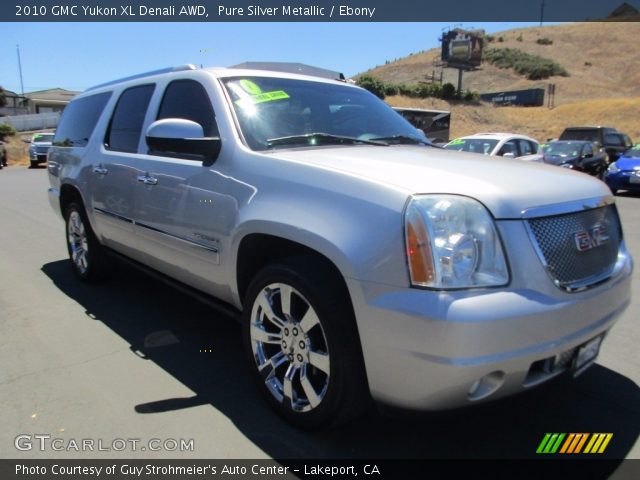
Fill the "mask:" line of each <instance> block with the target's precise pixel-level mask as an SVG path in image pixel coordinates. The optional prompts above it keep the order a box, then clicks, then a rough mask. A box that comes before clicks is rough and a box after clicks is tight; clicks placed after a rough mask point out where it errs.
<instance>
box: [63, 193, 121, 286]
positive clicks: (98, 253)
mask: <svg viewBox="0 0 640 480" xmlns="http://www.w3.org/2000/svg"><path fill="white" fill-rule="evenodd" d="M65 227H66V233H67V251H68V252H69V259H70V260H71V264H72V266H73V271H74V272H75V273H76V275H77V276H78V277H79V278H80V279H81V280H84V281H87V282H91V281H95V280H101V279H103V278H105V277H106V276H107V274H109V273H110V272H111V264H110V263H109V262H108V259H107V257H106V254H105V253H104V250H103V248H102V246H101V245H100V243H99V242H98V239H97V238H96V236H95V234H94V233H93V230H92V229H91V225H90V224H89V221H88V219H87V217H86V214H85V212H84V209H83V208H82V207H81V206H80V205H78V204H77V203H71V204H69V206H68V207H67V209H66V211H65Z"/></svg>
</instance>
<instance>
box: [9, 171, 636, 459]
mask: <svg viewBox="0 0 640 480" xmlns="http://www.w3.org/2000/svg"><path fill="white" fill-rule="evenodd" d="M47 185H48V183H47V178H46V170H45V169H37V170H29V169H26V168H25V167H9V168H7V169H4V170H3V171H2V172H0V192H1V194H2V201H1V203H2V207H1V208H0V269H1V270H0V271H1V277H0V278H1V279H2V281H1V282H0V365H1V367H0V404H1V405H2V406H3V408H2V409H0V424H1V425H2V427H3V428H2V430H1V432H0V457H1V458H223V459H224V458H236V459H238V458H253V459H260V458H269V457H274V458H301V459H304V458H315V459H323V458H372V459H375V458H381V459H385V458H386V459H389V458H532V457H535V450H536V448H537V446H538V444H539V443H540V441H541V439H542V438H543V436H544V434H545V432H611V433H613V437H612V440H611V442H610V444H609V446H608V447H607V450H606V452H605V454H604V455H605V456H606V457H608V458H638V459H640V444H639V443H638V441H637V440H638V435H639V432H640V388H639V387H638V385H639V384H640V348H639V347H638V346H639V345H640V322H639V321H638V313H640V306H639V301H640V284H639V283H638V270H636V273H635V274H634V279H633V298H632V303H631V306H630V308H629V309H628V310H627V311H626V312H625V313H624V315H623V317H622V318H621V319H620V321H619V322H618V324H617V325H616V327H615V328H614V329H613V331H612V332H611V333H610V335H609V337H608V339H607V341H606V342H605V344H604V345H603V348H602V351H601V354H600V357H599V359H598V362H597V364H596V365H595V366H593V367H592V368H591V369H589V370H588V371H587V372H586V373H584V374H583V375H582V376H581V377H579V378H578V379H576V380H575V381H568V379H565V378H563V379H559V380H556V381H553V382H551V383H550V384H548V385H545V386H544V387H541V388H538V389H535V390H533V391H530V392H527V393H526V394H523V395H520V396H517V397H515V398H511V399H507V400H503V401H499V402H495V403H492V404H487V405H484V406H480V407H476V408H472V409H463V410H459V411H455V412H445V413H438V414H434V413H428V414H405V415H402V416H400V417H387V416H381V415H379V414H378V413H376V412H372V413H371V414H370V415H369V416H367V417H366V418H363V419H362V420H360V421H358V422H356V423H352V424H350V425H348V426H346V427H343V428H341V429H338V430H332V431H327V432H320V433H305V432H301V431H298V430H295V429H293V428H291V427H289V426H288V425H286V424H285V423H283V422H282V421H281V420H279V418H277V417H276V416H275V415H274V414H273V413H272V412H271V410H270V409H269V408H268V407H267V405H266V404H265V403H264V402H263V400H262V399H261V398H260V397H259V396H258V393H257V391H256V390H255V388H254V386H253V384H252V382H251V381H250V380H251V379H250V377H249V375H248V369H247V367H246V366H245V363H244V356H243V354H242V349H241V339H240V329H239V326H238V325H237V324H236V323H235V322H233V321H232V320H230V319H229V318H225V317H224V316H223V315H221V314H219V313H217V312H216V311H213V310H211V309H210V308H209V307H207V306H205V305H203V304H201V303H199V302H197V301H195V300H194V299H192V298H191V297H189V296H186V295H184V294H182V293H180V292H177V291H175V290H173V289H171V288H170V287H168V286H166V285H164V284H163V283H161V282H158V281H157V280H155V279H152V278H150V277H148V276H146V275H144V274H143V273H140V272H138V271H135V270H132V269H131V268H130V267H126V266H122V267H120V268H119V272H118V274H117V275H116V277H115V278H114V279H113V280H111V281H109V282H108V283H105V284H103V285H101V286H98V287H89V286H86V285H83V284H81V283H80V282H78V281H77V280H76V279H75V277H74V276H73V274H72V272H71V269H70V268H69V265H67V261H66V247H65V242H64V232H63V223H62V221H61V220H60V219H58V218H56V217H55V216H54V214H53V212H52V210H51V209H50V207H49V205H48V202H47V198H46V188H47ZM618 206H619V209H620V213H621V216H622V219H623V226H624V231H625V236H626V239H627V243H628V246H629V247H630V250H631V251H632V253H633V254H634V256H635V257H636V258H638V259H640V196H632V195H628V196H625V195H623V196H619V197H618ZM35 434H45V435H49V436H50V439H61V440H60V441H59V442H58V443H57V445H58V446H63V447H64V446H68V445H69V442H70V441H71V440H76V441H77V440H79V439H91V440H95V441H98V439H101V440H102V441H103V442H104V443H103V446H107V447H114V443H113V442H114V440H116V439H124V440H128V439H137V440H138V441H139V442H138V443H137V444H136V448H135V450H134V448H132V447H133V445H132V443H131V442H127V446H126V448H124V449H123V450H122V451H120V450H119V449H116V448H112V449H111V450H110V451H108V452H105V451H97V450H96V449H94V450H88V451H84V452H80V453H78V452H77V451H75V450H73V449H72V450H69V449H62V451H57V450H53V449H52V448H51V442H50V441H49V443H48V447H49V448H45V449H44V451H42V449H41V448H40V446H41V445H40V443H39V442H35V441H33V445H32V447H31V448H27V445H28V442H27V443H25V442H22V441H21V443H20V445H21V447H22V448H21V449H18V448H16V437H18V436H20V435H23V436H24V435H27V436H31V437H28V438H31V439H32V440H33V437H32V436H33V435H35ZM23 438H27V437H23ZM151 439H159V440H160V443H157V444H156V446H161V447H162V448H160V449H159V450H157V451H155V450H153V449H151V448H147V447H149V440H151ZM172 440H173V441H175V444H176V445H178V446H180V442H179V441H180V440H187V441H186V442H185V443H186V444H187V446H191V447H192V448H190V449H185V451H180V450H181V449H180V448H177V449H173V448H174V442H171V441H172Z"/></svg>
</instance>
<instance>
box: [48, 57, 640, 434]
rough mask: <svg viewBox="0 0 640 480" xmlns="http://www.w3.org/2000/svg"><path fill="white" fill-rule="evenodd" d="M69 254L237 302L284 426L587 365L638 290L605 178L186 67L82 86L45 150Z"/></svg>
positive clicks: (271, 78) (288, 84) (475, 391)
mask: <svg viewBox="0 0 640 480" xmlns="http://www.w3.org/2000/svg"><path fill="white" fill-rule="evenodd" d="M48 171H49V178H50V183H51V188H50V189H49V195H50V201H51V205H52V206H53V208H54V209H55V210H56V211H57V212H58V213H59V214H60V215H61V216H62V217H63V218H64V220H65V223H66V233H65V235H66V238H67V245H68V252H69V256H70V258H71V265H72V266H73V269H74V270H75V272H76V274H77V275H78V276H79V277H80V278H81V279H83V280H86V281H93V280H96V279H99V278H101V277H104V276H105V275H106V274H107V273H108V272H109V269H110V266H111V264H112V262H110V261H109V258H110V256H111V255H117V256H121V257H126V258H127V259H129V260H130V261H133V262H135V263H137V264H139V265H141V266H144V267H145V268H147V269H149V268H150V269H153V270H154V271H156V272H159V273H160V274H162V275H164V276H166V277H167V278H168V279H171V280H172V281H174V282H176V283H179V284H180V285H181V286H183V287H185V286H186V287H188V288H190V289H193V291H197V292H200V293H202V294H206V295H208V296H209V297H215V298H216V299H217V300H218V301H219V302H221V304H224V305H227V306H230V307H231V308H232V309H234V310H235V311H237V312H238V313H239V312H242V322H243V335H244V344H245V347H246V353H247V357H248V361H249V362H250V364H251V367H252V370H253V374H254V376H255V380H256V382H257V385H258V388H259V389H260V390H261V391H262V392H263V394H264V395H265V397H266V399H267V400H268V401H269V402H270V403H271V405H272V406H273V407H274V408H275V409H276V410H277V411H278V412H279V413H280V414H281V415H282V416H284V417H285V418H286V419H287V420H288V421H290V422H291V423H293V424H295V425H298V426H301V427H306V428H314V427H321V426H327V425H335V424H338V423H341V422H344V421H346V420H348V419H350V418H353V417H354V416H356V415H357V414H358V413H360V412H362V411H363V410H364V409H365V408H366V407H367V405H369V404H370V400H371V399H373V400H375V401H377V402H379V403H382V404H387V405H392V406H399V407H404V408H411V409H445V408H451V407H457V406H463V405H469V404H473V403H477V402H482V401H485V400H489V399H495V398H499V397H503V396H506V395H510V394H513V393H516V392H520V391H522V390H526V389H528V388H530V387H533V386H534V385H538V384H540V383H542V382H544V381H546V380H548V379H550V378H553V377H555V376H556V375H559V374H561V373H563V372H573V374H578V373H580V372H582V371H584V369H586V368H587V367H588V366H589V365H591V364H592V363H593V361H594V360H595V358H596V356H597V354H598V350H599V347H600V344H601V342H602V340H603V338H604V337H605V335H606V333H607V332H608V330H609V329H610V328H611V326H612V325H613V324H614V322H615V321H616V319H617V317H618V316H619V315H620V313H621V312H622V311H623V310H624V309H625V308H626V307H627V305H628V304H629V295H630V274H631V270H632V262H631V258H630V257H629V255H628V253H627V250H626V248H625V244H624V240H623V235H622V229H621V225H620V220H619V218H618V213H617V210H616V206H615V204H614V199H613V197H612V195H611V192H610V191H609V189H608V188H607V187H606V186H605V184H604V183H602V182H600V181H599V180H596V179H593V178H591V177H588V176H586V175H582V174H577V173H575V172H571V171H568V170H566V169H559V168H555V167H553V166H546V165H530V164H527V163H525V162H508V161H504V160H503V159H499V158H498V159H495V158H487V159H485V160H484V161H483V162H478V160H477V158H476V156H475V155H473V154H465V153H460V152H451V151H447V150H442V149H437V148H434V147H432V146H430V145H429V143H428V142H427V141H426V139H425V138H424V137H423V136H421V134H420V133H419V132H417V131H416V129H415V128H413V127H412V126H411V125H410V124H409V123H408V122H407V121H405V120H404V119H403V118H402V117H401V116H400V115H398V114H397V113H396V112H394V111H393V110H392V109H391V108H390V107H388V106H387V105H386V104H384V103H383V102H381V101H379V100H378V99H377V98H376V97H375V96H373V95H372V94H370V93H369V92H367V91H365V90H363V89H361V88H358V87H356V86H354V85H349V84H347V83H345V82H343V81H338V80H335V81H334V80H330V79H320V78H314V77H308V76H301V75H294V74H284V73H278V72H267V71H260V70H240V69H224V68H222V69H196V68H194V67H192V66H186V67H178V68H174V69H169V70H163V71H158V72H151V73H148V74H144V75H140V76H136V77H131V78H127V79H123V80H119V81H115V82H111V83H108V84H104V85H101V86H98V87H95V88H92V89H90V90H88V91H87V92H85V93H83V94H82V95H80V96H78V97H76V98H75V99H74V100H72V101H71V103H70V104H69V106H68V107H67V108H66V110H65V111H64V114H63V116H62V119H61V121H60V125H59V127H58V130H57V132H56V136H55V139H54V147H53V148H52V150H51V152H50V156H49V166H48Z"/></svg>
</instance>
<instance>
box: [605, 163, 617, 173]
mask: <svg viewBox="0 0 640 480" xmlns="http://www.w3.org/2000/svg"><path fill="white" fill-rule="evenodd" d="M607 170H608V171H609V173H618V172H619V171H620V168H618V165H616V162H613V163H612V164H611V165H609V168H607Z"/></svg>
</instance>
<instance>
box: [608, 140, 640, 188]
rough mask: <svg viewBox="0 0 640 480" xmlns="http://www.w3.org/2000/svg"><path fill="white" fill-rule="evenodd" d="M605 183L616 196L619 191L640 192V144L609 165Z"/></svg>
mask: <svg viewBox="0 0 640 480" xmlns="http://www.w3.org/2000/svg"><path fill="white" fill-rule="evenodd" d="M604 181H605V182H606V184H607V185H608V186H609V188H610V189H611V191H612V192H613V193H614V194H615V193H618V190H630V191H638V190H640V144H637V145H636V146H635V147H633V148H630V149H629V150H627V151H626V152H624V153H623V154H622V155H620V158H618V160H616V161H615V162H613V163H612V164H611V165H609V169H608V170H607V172H606V173H605V175H604Z"/></svg>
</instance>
